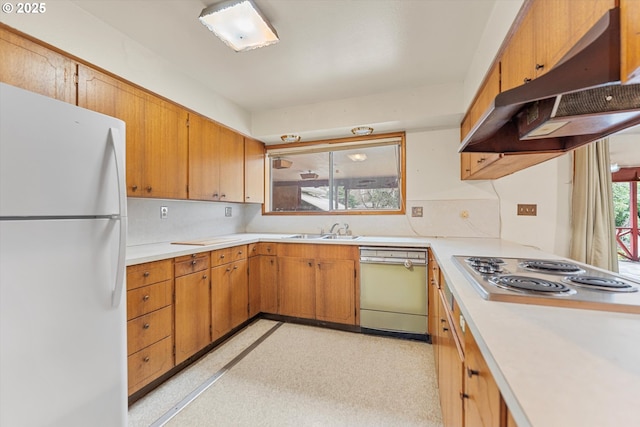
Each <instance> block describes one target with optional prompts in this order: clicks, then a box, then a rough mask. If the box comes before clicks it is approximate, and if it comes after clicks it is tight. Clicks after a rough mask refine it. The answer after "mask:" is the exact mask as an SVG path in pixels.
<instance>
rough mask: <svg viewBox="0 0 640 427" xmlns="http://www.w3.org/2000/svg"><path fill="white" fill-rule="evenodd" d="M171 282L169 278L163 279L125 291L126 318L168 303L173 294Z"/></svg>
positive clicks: (145, 312) (129, 318)
mask: <svg viewBox="0 0 640 427" xmlns="http://www.w3.org/2000/svg"><path fill="white" fill-rule="evenodd" d="M171 283H172V281H171V280H165V281H164V282H160V283H154V284H153V285H149V286H143V287H141V288H137V289H133V290H131V291H127V320H131V319H134V318H136V317H138V316H142V315H143V314H147V313H151V312H152V311H155V310H158V309H159V308H162V307H165V306H167V305H170V304H171V301H172V294H173V291H172V286H171Z"/></svg>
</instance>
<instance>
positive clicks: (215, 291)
mask: <svg viewBox="0 0 640 427" xmlns="http://www.w3.org/2000/svg"><path fill="white" fill-rule="evenodd" d="M231 268H232V266H231V264H224V265H221V266H218V267H214V268H212V269H211V330H212V334H211V335H212V336H211V340H212V341H215V340H217V339H218V338H220V337H221V336H223V335H224V334H226V333H227V332H229V331H230V330H231V304H230V303H231V288H230V287H229V283H230V277H231Z"/></svg>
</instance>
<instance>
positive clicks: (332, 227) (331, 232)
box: [329, 222, 340, 234]
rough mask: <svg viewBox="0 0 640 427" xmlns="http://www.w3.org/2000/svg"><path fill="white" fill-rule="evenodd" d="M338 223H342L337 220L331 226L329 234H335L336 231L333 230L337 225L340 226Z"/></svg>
mask: <svg viewBox="0 0 640 427" xmlns="http://www.w3.org/2000/svg"><path fill="white" fill-rule="evenodd" d="M338 225H340V223H339V222H336V223H335V224H333V225H332V226H331V228H330V229H329V234H334V231H333V230H335V228H336V226H338ZM338 231H340V229H339V228H338Z"/></svg>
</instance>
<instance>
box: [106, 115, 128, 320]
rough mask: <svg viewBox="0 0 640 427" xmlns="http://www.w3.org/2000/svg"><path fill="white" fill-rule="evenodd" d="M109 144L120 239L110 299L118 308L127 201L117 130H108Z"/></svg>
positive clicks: (124, 254)
mask: <svg viewBox="0 0 640 427" xmlns="http://www.w3.org/2000/svg"><path fill="white" fill-rule="evenodd" d="M109 142H110V143H111V146H112V147H113V155H114V157H115V164H116V175H117V179H118V204H119V209H118V210H119V213H120V214H119V215H117V216H116V217H114V219H116V220H118V221H119V222H120V237H119V242H118V266H117V270H116V282H115V286H114V288H113V295H112V299H111V306H112V307H114V308H115V307H118V306H119V305H120V300H121V299H122V291H123V288H124V272H125V261H126V258H125V257H126V250H127V247H126V244H127V243H126V242H127V217H126V209H127V205H126V203H127V200H126V187H125V178H124V172H125V171H124V168H123V166H124V165H122V164H121V162H122V160H123V159H124V143H123V140H122V135H121V134H120V131H119V130H118V129H117V128H110V129H109Z"/></svg>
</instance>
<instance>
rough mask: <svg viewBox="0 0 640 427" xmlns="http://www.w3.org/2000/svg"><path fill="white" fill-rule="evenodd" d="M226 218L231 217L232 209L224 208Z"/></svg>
mask: <svg viewBox="0 0 640 427" xmlns="http://www.w3.org/2000/svg"><path fill="white" fill-rule="evenodd" d="M224 216H231V207H230V206H229V207H226V208H224Z"/></svg>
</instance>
